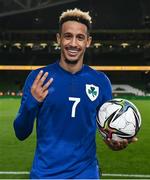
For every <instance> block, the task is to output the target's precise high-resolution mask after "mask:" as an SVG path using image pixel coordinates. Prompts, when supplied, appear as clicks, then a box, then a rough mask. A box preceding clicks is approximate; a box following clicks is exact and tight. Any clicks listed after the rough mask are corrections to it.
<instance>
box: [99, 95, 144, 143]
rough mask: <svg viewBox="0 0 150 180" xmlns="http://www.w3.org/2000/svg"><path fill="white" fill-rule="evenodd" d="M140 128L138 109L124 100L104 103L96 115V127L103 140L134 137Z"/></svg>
mask: <svg viewBox="0 0 150 180" xmlns="http://www.w3.org/2000/svg"><path fill="white" fill-rule="evenodd" d="M140 126H141V115H140V113H139V110H138V108H137V107H136V106H135V105H134V104H133V103H132V102H130V101H128V100H126V99H119V98H118V99H112V100H110V101H107V102H105V103H104V104H103V105H102V106H101V107H100V109H99V110H98V113H97V127H98V130H99V132H100V133H101V135H102V136H103V137H104V138H110V139H113V140H118V141H119V140H121V139H122V138H124V139H130V138H132V137H134V136H135V135H136V134H137V132H138V131H139V129H140Z"/></svg>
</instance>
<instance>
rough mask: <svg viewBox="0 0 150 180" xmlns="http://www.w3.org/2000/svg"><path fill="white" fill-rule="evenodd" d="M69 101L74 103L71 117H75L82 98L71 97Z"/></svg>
mask: <svg viewBox="0 0 150 180" xmlns="http://www.w3.org/2000/svg"><path fill="white" fill-rule="evenodd" d="M69 101H74V103H73V106H72V112H71V117H75V116H76V107H77V105H78V103H79V102H80V98H76V97H69Z"/></svg>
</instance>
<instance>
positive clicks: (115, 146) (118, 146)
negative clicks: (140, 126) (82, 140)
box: [104, 137, 138, 151]
mask: <svg viewBox="0 0 150 180" xmlns="http://www.w3.org/2000/svg"><path fill="white" fill-rule="evenodd" d="M137 140H138V139H137V138H136V137H133V138H132V139H129V140H127V139H122V141H116V140H113V139H110V138H108V139H106V140H104V142H105V143H106V144H107V145H108V146H109V148H111V149H112V150H114V151H119V150H122V149H125V148H126V147H127V146H128V144H129V143H133V142H136V141H137Z"/></svg>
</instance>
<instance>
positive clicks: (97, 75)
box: [85, 65, 110, 83]
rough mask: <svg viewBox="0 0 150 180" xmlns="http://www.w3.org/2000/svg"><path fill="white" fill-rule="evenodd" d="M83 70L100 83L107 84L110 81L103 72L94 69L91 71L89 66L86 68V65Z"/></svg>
mask: <svg viewBox="0 0 150 180" xmlns="http://www.w3.org/2000/svg"><path fill="white" fill-rule="evenodd" d="M85 69H86V71H87V72H88V73H89V74H90V75H91V76H93V78H94V77H95V78H96V79H97V80H99V81H100V82H108V83H110V80H109V78H108V76H107V75H106V74H105V73H104V72H102V71H97V70H95V69H93V68H91V67H90V66H87V65H85Z"/></svg>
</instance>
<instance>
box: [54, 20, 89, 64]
mask: <svg viewBox="0 0 150 180" xmlns="http://www.w3.org/2000/svg"><path fill="white" fill-rule="evenodd" d="M57 41H58V43H59V44H60V46H61V61H65V62H68V63H71V64H76V63H77V62H78V61H82V62H83V56H84V53H85V50H86V48H87V47H89V46H90V43H91V37H90V36H89V35H88V32H87V27H86V25H84V24H82V23H79V22H76V21H67V22H65V23H63V25H62V29H61V33H60V34H57Z"/></svg>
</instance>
